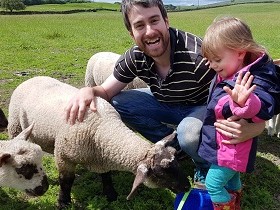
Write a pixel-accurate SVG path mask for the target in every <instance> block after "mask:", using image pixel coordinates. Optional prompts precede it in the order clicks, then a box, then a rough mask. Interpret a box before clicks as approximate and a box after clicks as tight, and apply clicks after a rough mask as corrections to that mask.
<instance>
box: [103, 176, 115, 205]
mask: <svg viewBox="0 0 280 210" xmlns="http://www.w3.org/2000/svg"><path fill="white" fill-rule="evenodd" d="M101 178H102V184H103V194H104V195H105V196H106V197H107V200H108V201H110V202H111V201H115V200H117V197H118V193H117V192H116V190H115V188H114V185H113V181H112V176H111V172H107V173H102V174H101Z"/></svg>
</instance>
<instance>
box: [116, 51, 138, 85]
mask: <svg viewBox="0 0 280 210" xmlns="http://www.w3.org/2000/svg"><path fill="white" fill-rule="evenodd" d="M136 72H137V71H136V64H135V55H134V51H133V50H132V49H130V50H128V51H126V52H125V53H124V54H123V55H121V56H120V58H119V60H118V61H117V63H116V65H115V68H114V72H113V75H114V77H115V78H116V79H117V80H119V81H120V82H123V83H129V82H131V81H132V80H133V79H134V78H135V77H136V76H137V74H136Z"/></svg>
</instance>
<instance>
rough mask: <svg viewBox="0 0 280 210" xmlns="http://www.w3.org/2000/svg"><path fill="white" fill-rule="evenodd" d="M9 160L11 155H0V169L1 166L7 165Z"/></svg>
mask: <svg viewBox="0 0 280 210" xmlns="http://www.w3.org/2000/svg"><path fill="white" fill-rule="evenodd" d="M10 158H11V154H8V153H4V154H0V167H2V165H3V164H5V163H7V162H8V160H9V159H10Z"/></svg>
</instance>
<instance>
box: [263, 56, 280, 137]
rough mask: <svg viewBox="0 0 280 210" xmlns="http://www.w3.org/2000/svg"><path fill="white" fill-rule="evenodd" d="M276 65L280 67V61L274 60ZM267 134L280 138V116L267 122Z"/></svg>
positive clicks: (275, 116)
mask: <svg viewBox="0 0 280 210" xmlns="http://www.w3.org/2000/svg"><path fill="white" fill-rule="evenodd" d="M273 62H274V64H275V65H278V66H280V59H276V60H273ZM266 129H267V133H268V135H270V136H274V135H276V136H277V137H278V138H280V114H278V115H274V116H273V118H272V119H270V120H268V121H266Z"/></svg>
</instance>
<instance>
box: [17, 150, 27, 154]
mask: <svg viewBox="0 0 280 210" xmlns="http://www.w3.org/2000/svg"><path fill="white" fill-rule="evenodd" d="M25 153H26V150H25V149H20V150H19V151H18V155H23V154H25Z"/></svg>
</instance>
